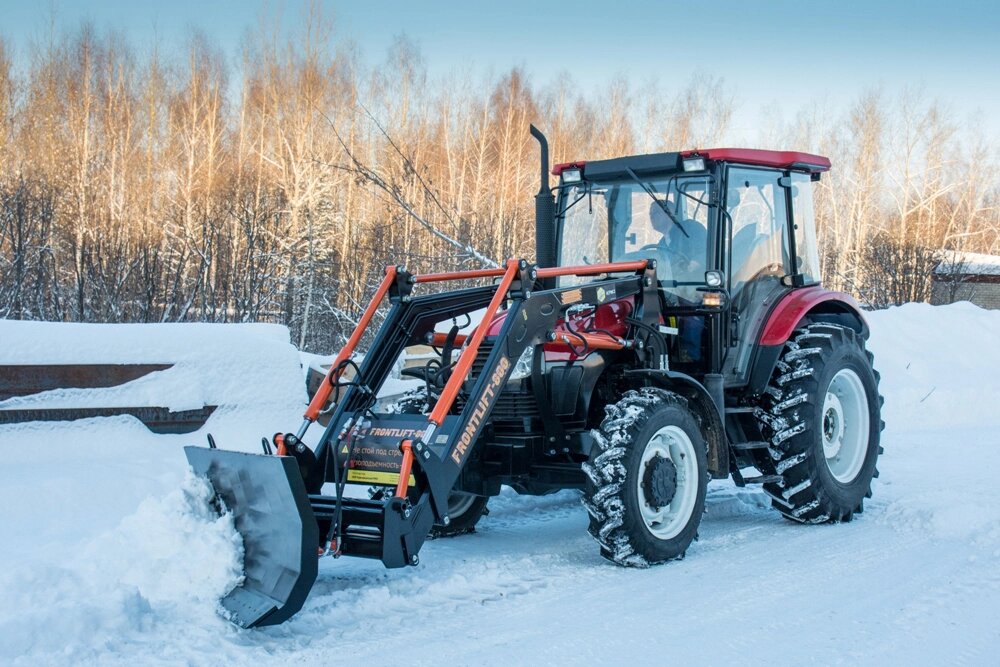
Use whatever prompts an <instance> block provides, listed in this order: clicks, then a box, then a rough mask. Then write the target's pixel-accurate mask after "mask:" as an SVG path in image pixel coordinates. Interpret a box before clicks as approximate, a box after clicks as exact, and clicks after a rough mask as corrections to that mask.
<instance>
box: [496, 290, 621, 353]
mask: <svg viewBox="0 0 1000 667" xmlns="http://www.w3.org/2000/svg"><path fill="white" fill-rule="evenodd" d="M633 310H635V297H631V296H630V297H626V298H624V299H620V300H618V301H611V302H609V303H605V304H602V305H600V306H598V307H597V308H596V309H594V310H591V311H589V312H586V313H581V314H580V315H579V316H577V317H572V318H571V319H570V322H569V323H570V326H567V325H566V320H565V319H560V320H559V321H558V322H556V331H570V332H573V331H584V332H586V331H588V330H591V329H593V330H597V331H606V332H608V333H610V334H612V335H614V336H618V337H624V336H625V334H626V333H628V324H626V323H625V318H627V317H630V316H631V315H632V311H633ZM506 318H507V313H505V312H504V313H498V314H497V315H496V317H494V318H493V319H492V320H491V321H490V324H489V326H488V327H487V328H486V335H487V336H499V335H500V328H501V327H502V326H503V322H504V320H505V319H506ZM543 349H544V350H545V360H546V361H570V360H573V359H579V358H580V356H579V355H577V354H575V353H574V352H573V351H572V350H569V349H567V347H566V346H565V345H561V344H559V343H546V344H545V345H544V346H543Z"/></svg>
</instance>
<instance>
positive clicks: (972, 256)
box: [934, 250, 1000, 276]
mask: <svg viewBox="0 0 1000 667" xmlns="http://www.w3.org/2000/svg"><path fill="white" fill-rule="evenodd" d="M934 273H935V274H936V275H954V274H958V275H963V276H1000V255H983V254H981V253H978V252H958V251H954V250H947V251H944V252H942V253H941V261H940V262H939V263H938V265H937V266H935V267H934Z"/></svg>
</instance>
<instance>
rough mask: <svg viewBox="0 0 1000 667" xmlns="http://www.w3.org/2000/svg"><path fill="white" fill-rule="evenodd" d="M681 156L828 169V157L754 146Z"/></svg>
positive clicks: (571, 165) (557, 169)
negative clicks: (762, 148) (768, 149)
mask: <svg viewBox="0 0 1000 667" xmlns="http://www.w3.org/2000/svg"><path fill="white" fill-rule="evenodd" d="M670 155H674V156H676V155H678V154H677V153H672V154H671V153H661V154H658V155H657V156H648V157H663V158H666V157H668V156H670ZM680 156H681V158H689V157H703V158H705V159H706V160H717V161H724V162H732V163H734V164H749V165H754V166H758V167H774V168H778V169H803V170H805V171H809V172H811V173H816V172H822V171H829V170H830V160H829V158H825V157H823V156H822V155H813V154H812V153H801V152H799V151H765V150H760V149H757V148H698V149H695V150H690V151H681V152H680ZM586 164H587V163H586V162H585V161H583V160H580V161H577V162H563V163H561V164H557V165H555V166H554V167H552V174H553V175H555V176H559V175H560V174H562V172H563V171H565V170H567V169H581V168H582V169H586Z"/></svg>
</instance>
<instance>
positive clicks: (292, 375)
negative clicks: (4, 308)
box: [0, 320, 306, 411]
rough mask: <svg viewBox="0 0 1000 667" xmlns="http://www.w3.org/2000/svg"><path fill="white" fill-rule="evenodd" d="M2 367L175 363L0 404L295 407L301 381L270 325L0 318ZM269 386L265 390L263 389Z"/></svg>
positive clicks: (294, 357)
mask: <svg viewBox="0 0 1000 667" xmlns="http://www.w3.org/2000/svg"><path fill="white" fill-rule="evenodd" d="M0 340H3V342H4V345H3V347H2V349H0V365H4V364H52V365H55V364H129V363H139V364H141V363H148V364H173V367H172V368H169V369H167V370H164V371H158V372H154V373H150V374H149V375H146V376H144V377H141V378H139V379H137V380H133V381H132V382H129V383H126V384H123V385H119V386H116V387H107V388H103V389H56V390H52V391H46V392H42V393H40V394H36V395H33V396H24V397H15V398H10V399H8V400H6V401H3V402H0V409H15V408H82V407H143V406H153V407H166V408H169V409H170V410H171V411H179V410H192V409H198V408H201V407H203V406H205V405H219V406H228V405H238V406H241V407H244V408H246V407H249V406H251V405H256V406H259V407H261V408H266V407H272V408H273V407H285V408H287V407H288V406H289V405H291V404H295V405H297V406H300V405H301V404H302V403H303V402H304V401H305V400H306V396H305V385H304V384H303V382H302V376H301V374H300V371H299V360H298V353H297V352H296V350H295V348H294V347H293V346H292V345H291V343H290V342H289V336H288V329H287V328H286V327H283V326H278V325H274V324H66V323H58V324H53V323H51V322H15V321H10V320H0ZM265 387H267V390H264V388H265Z"/></svg>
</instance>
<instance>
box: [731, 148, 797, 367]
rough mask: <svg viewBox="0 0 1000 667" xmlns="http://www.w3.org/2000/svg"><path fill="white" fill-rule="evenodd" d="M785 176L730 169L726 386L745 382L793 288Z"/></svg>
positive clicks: (762, 171)
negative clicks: (759, 343)
mask: <svg viewBox="0 0 1000 667" xmlns="http://www.w3.org/2000/svg"><path fill="white" fill-rule="evenodd" d="M785 175H786V174H785V173H784V172H782V171H779V170H775V169H765V168H755V167H743V166H728V167H727V169H726V177H725V184H726V188H725V199H724V206H725V209H726V211H727V213H728V214H729V217H728V220H729V224H730V229H729V238H730V239H731V243H730V244H729V255H728V258H727V262H726V265H727V271H726V275H727V276H728V280H729V294H730V303H731V319H730V332H729V333H730V336H729V350H728V353H727V354H726V355H725V359H724V362H723V368H722V370H723V374H724V375H725V377H726V384H727V385H742V384H745V383H746V381H747V376H748V372H749V366H750V362H751V358H752V356H753V352H754V349H755V345H754V342H755V341H756V340H757V339H758V337H759V336H760V332H761V330H762V329H763V326H764V323H765V321H766V318H767V316H768V314H769V313H770V312H771V309H772V308H773V307H774V304H775V303H776V302H777V301H778V300H779V299H780V298H781V297H782V296H783V295H784V294H786V293H787V292H788V290H789V288H788V287H786V286H785V285H783V284H782V278H784V277H785V276H786V275H788V274H789V273H791V271H790V261H789V243H788V234H789V216H788V206H789V198H788V188H787V187H783V186H782V181H781V179H782V177H784V176H785Z"/></svg>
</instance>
